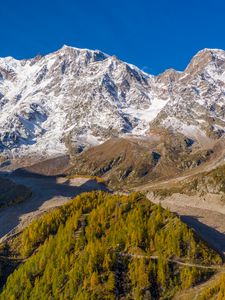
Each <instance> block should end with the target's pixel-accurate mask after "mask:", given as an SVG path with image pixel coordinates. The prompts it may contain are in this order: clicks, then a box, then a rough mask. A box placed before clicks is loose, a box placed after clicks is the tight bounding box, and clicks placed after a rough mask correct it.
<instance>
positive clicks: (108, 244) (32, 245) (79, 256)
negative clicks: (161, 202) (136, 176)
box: [0, 192, 222, 300]
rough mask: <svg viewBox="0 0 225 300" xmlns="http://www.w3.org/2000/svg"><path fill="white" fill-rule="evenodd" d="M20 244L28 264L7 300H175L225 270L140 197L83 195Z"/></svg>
mask: <svg viewBox="0 0 225 300" xmlns="http://www.w3.org/2000/svg"><path fill="white" fill-rule="evenodd" d="M18 239H19V240H15V241H14V242H15V244H14V246H13V245H11V249H14V251H17V252H18V251H19V253H20V256H21V255H22V257H23V258H24V257H28V258H27V260H26V261H25V262H24V263H23V264H22V265H21V266H20V267H19V268H18V269H17V270H15V271H14V272H13V273H12V275H11V276H9V278H8V280H7V283H6V285H5V287H4V288H3V292H2V293H1V294H0V299H14V298H15V299H24V300H25V299H47V298H53V299H162V298H166V299H171V298H172V296H173V295H174V293H176V291H177V290H179V289H181V288H188V287H190V286H191V285H195V284H196V283H198V282H200V281H202V280H205V279H207V278H208V276H210V275H211V274H212V272H213V270H216V269H220V265H221V262H222V260H221V257H220V256H219V255H218V254H217V253H216V252H215V251H214V250H212V249H210V248H209V247H208V246H207V245H206V244H205V243H204V242H202V241H201V240H200V239H199V238H198V237H197V236H196V235H195V233H194V232H193V231H192V230H190V229H189V228H188V227H187V226H186V225H184V224H183V223H182V222H181V221H180V219H179V218H178V217H177V216H175V215H173V214H172V213H170V212H169V211H168V210H164V209H162V207H161V206H158V205H154V204H152V203H151V202H150V201H149V200H147V199H146V198H145V197H144V196H142V195H140V194H131V195H129V196H121V195H110V194H107V193H101V192H100V193H86V194H82V195H80V196H78V197H76V198H75V199H74V201H72V202H71V203H69V204H67V205H65V206H63V207H61V208H59V209H57V210H55V211H52V212H51V213H48V214H46V215H44V216H43V217H42V218H41V219H40V220H37V221H35V222H33V223H32V224H31V225H30V226H29V227H28V228H27V229H25V231H24V232H23V233H22V235H21V236H19V237H18ZM11 254H15V253H11Z"/></svg>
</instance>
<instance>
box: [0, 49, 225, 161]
mask: <svg viewBox="0 0 225 300" xmlns="http://www.w3.org/2000/svg"><path fill="white" fill-rule="evenodd" d="M224 71H225V52H224V51H222V50H209V49H205V50H203V51H200V52H199V53H198V54H197V55H196V56H195V57H194V58H193V59H192V61H191V63H190V64H189V65H188V67H187V68H186V70H185V71H184V72H176V71H174V70H168V71H166V72H165V73H163V74H161V75H159V76H151V75H148V74H146V73H144V72H142V71H141V70H139V69H138V68H137V67H135V66H133V65H130V64H127V63H124V62H122V61H120V60H119V59H117V58H116V57H115V56H108V55H106V54H104V53H102V52H100V51H98V50H95V51H93V50H87V49H77V48H72V47H68V46H64V47H63V48H61V49H60V50H58V51H56V52H54V53H51V54H49V55H46V56H37V57H35V58H33V59H27V60H20V61H19V60H16V59H14V58H11V57H7V58H0V111H1V115H0V150H1V151H3V152H6V153H7V154H8V155H11V156H12V155H14V156H23V155H27V154H28V153H31V154H33V153H37V154H38V155H40V156H41V155H43V156H54V155H56V154H57V155H58V154H65V153H66V152H71V153H74V152H75V153H76V152H80V151H82V149H83V148H85V147H86V146H87V145H97V144H99V143H102V142H103V141H105V140H107V139H108V138H111V137H118V136H121V135H123V134H135V135H140V136H142V135H146V134H149V124H150V128H151V129H155V128H158V127H164V128H165V127H166V128H170V129H172V130H174V131H175V132H177V131H178V132H181V133H183V134H185V135H186V136H188V137H190V138H192V139H194V140H197V141H198V142H200V144H202V145H203V146H204V145H205V144H207V145H208V144H209V143H210V141H211V138H217V137H219V136H221V135H222V134H223V132H224V125H225V124H224V122H225V117H224V113H225V112H224V103H225V98H224V97H225V95H224V89H225V75H224V74H225V73H224Z"/></svg>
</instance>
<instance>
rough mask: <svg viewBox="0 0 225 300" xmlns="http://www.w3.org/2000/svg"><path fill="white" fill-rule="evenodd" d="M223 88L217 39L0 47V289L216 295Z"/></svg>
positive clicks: (222, 208) (15, 294) (24, 294)
mask: <svg viewBox="0 0 225 300" xmlns="http://www.w3.org/2000/svg"><path fill="white" fill-rule="evenodd" d="M224 91H225V51H223V50H219V49H203V50H201V51H199V52H198V53H197V54H196V55H195V56H194V57H193V58H192V59H191V61H190V63H189V64H188V65H187V67H186V68H185V70H184V71H182V72H180V71H176V70H173V69H169V70H166V71H165V72H163V73H162V74H159V75H157V76H155V75H151V74H147V73H145V72H143V71H142V70H140V69H139V68H137V67H136V66H134V65H131V64H128V63H126V62H123V61H121V60H120V59H118V58H117V57H116V56H110V55H107V54H105V53H103V52H101V51H99V50H88V49H79V48H73V47H69V46H64V47H62V48H60V49H59V50H57V51H55V52H53V53H50V54H47V55H44V56H37V57H34V58H31V59H24V60H17V59H14V58H12V57H6V58H0V112H1V115H0V152H1V155H0V204H1V207H0V288H1V291H0V299H3V300H5V299H13V300H14V299H19V300H20V299H21V300H22V299H23V300H30V299H31V300H35V299H37V300H40V299H43V300H46V299H54V300H55V299H56V300H64V299H77V300H84V299H96V300H97V299H101V300H102V299H106V300H107V299H116V300H118V299H121V300H124V299H129V300H131V299H134V300H136V299H140V300H150V299H151V300H152V299H155V300H158V299H183V298H179V297H184V299H191V300H192V299H199V300H203V299H204V300H211V298H210V297H211V295H213V296H215V297H216V296H217V295H219V296H220V297H222V298H219V299H225V292H224V290H223V289H222V288H221V289H219V287H218V286H219V284H220V282H223V272H224V259H225V258H224V257H225V256H224V255H225V138H224V132H225V92H224ZM221 278H222V279H221ZM218 282H219V283H218ZM201 293H203V294H201ZM221 295H222V296H221ZM185 297H186V298H185ZM188 297H189V298H188ZM193 297H195V298H193ZM223 297H224V298H223ZM215 299H217V298H215Z"/></svg>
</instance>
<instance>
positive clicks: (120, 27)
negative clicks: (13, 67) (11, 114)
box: [0, 0, 225, 74]
mask: <svg viewBox="0 0 225 300" xmlns="http://www.w3.org/2000/svg"><path fill="white" fill-rule="evenodd" d="M0 40H1V46H0V56H1V57H2V56H14V57H16V58H28V57H33V56H35V55H37V54H46V53H49V52H52V51H54V50H57V49H58V48H60V47H61V46H62V45H63V44H67V45H71V46H74V47H79V48H90V49H100V50H102V51H104V52H106V53H108V54H114V55H116V56H118V57H119V58H120V59H122V60H124V61H127V62H129V63H133V64H135V65H137V66H139V67H140V68H141V69H143V70H144V71H146V72H148V73H152V74H158V73H160V72H162V71H164V70H165V69H167V68H170V67H173V68H175V69H178V70H183V69H184V68H185V66H186V65H187V63H188V62H189V60H190V59H191V57H192V56H193V55H194V54H195V53H196V52H197V51H198V50H200V49H203V48H221V49H225V1H224V0H154V1H153V0H135V1H134V0H130V1H128V0H120V1H119V0H114V1H106V0H104V1H101V0H93V1H91V0H83V1H82V0H74V1H72V0H64V1H63V0H54V1H53V0H45V1H44V0H39V1H30V0H29V1H28V0H20V1H18V0H5V1H3V0H2V1H1V6H0Z"/></svg>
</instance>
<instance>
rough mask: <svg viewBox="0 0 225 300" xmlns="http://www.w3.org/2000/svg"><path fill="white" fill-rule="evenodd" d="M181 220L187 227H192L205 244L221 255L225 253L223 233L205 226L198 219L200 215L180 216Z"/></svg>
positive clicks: (224, 236)
mask: <svg viewBox="0 0 225 300" xmlns="http://www.w3.org/2000/svg"><path fill="white" fill-rule="evenodd" d="M180 218H181V220H182V221H183V222H184V223H186V224H187V225H188V226H189V227H191V228H193V229H194V230H195V231H196V233H197V234H198V235H199V236H200V237H201V238H202V240H204V241H205V242H207V244H208V245H209V246H210V247H211V248H213V249H215V250H217V251H218V252H220V253H221V254H222V255H223V256H224V254H225V233H221V232H219V231H218V230H216V229H215V228H212V227H210V226H207V225H206V224H203V223H202V222H200V221H199V220H198V218H200V217H196V216H185V215H181V216H180Z"/></svg>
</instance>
